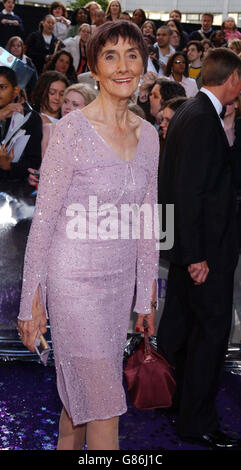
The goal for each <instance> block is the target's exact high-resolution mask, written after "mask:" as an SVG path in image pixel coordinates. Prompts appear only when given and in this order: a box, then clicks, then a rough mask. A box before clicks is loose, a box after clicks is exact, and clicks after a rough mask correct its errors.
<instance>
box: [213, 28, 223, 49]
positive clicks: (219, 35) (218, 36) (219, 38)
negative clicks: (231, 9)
mask: <svg viewBox="0 0 241 470" xmlns="http://www.w3.org/2000/svg"><path fill="white" fill-rule="evenodd" d="M225 42H226V41H225V37H224V33H223V31H217V32H216V33H215V36H214V37H213V39H212V43H213V45H214V46H215V47H222V46H223V45H224V44H225Z"/></svg>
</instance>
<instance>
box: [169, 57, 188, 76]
mask: <svg viewBox="0 0 241 470" xmlns="http://www.w3.org/2000/svg"><path fill="white" fill-rule="evenodd" d="M185 68H186V62H185V59H184V57H183V56H182V55H178V56H176V57H175V59H174V61H173V64H172V70H173V73H177V74H182V75H183V74H184V72H185Z"/></svg>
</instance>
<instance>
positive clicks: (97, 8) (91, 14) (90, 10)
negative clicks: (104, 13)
mask: <svg viewBox="0 0 241 470" xmlns="http://www.w3.org/2000/svg"><path fill="white" fill-rule="evenodd" d="M99 9H100V7H98V5H95V4H94V3H93V4H92V5H90V6H89V12H90V16H95V12H96V10H99Z"/></svg>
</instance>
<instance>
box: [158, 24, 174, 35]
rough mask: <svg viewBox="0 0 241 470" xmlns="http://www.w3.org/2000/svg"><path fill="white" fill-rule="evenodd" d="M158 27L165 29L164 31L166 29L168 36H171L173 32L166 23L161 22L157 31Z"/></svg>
mask: <svg viewBox="0 0 241 470" xmlns="http://www.w3.org/2000/svg"><path fill="white" fill-rule="evenodd" d="M159 29H165V30H166V31H168V34H169V36H171V35H172V33H173V30H172V28H170V26H168V25H167V24H162V25H161V26H159V28H158V29H157V32H158V31H159Z"/></svg>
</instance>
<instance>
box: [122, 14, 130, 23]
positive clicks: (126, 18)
mask: <svg viewBox="0 0 241 470" xmlns="http://www.w3.org/2000/svg"><path fill="white" fill-rule="evenodd" d="M120 20H126V21H131V18H130V17H129V15H127V13H121V14H120Z"/></svg>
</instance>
